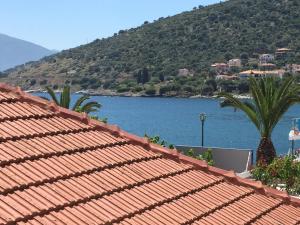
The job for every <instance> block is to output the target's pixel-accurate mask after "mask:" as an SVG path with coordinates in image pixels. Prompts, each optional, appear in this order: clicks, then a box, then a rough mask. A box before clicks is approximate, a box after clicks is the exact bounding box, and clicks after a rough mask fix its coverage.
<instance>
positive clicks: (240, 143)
mask: <svg viewBox="0 0 300 225" xmlns="http://www.w3.org/2000/svg"><path fill="white" fill-rule="evenodd" d="M39 95H45V94H39ZM79 97H80V96H79V95H75V94H74V95H73V96H72V100H73V101H75V100H76V99H77V98H79ZM91 100H93V101H97V102H99V103H101V104H102V108H101V110H100V111H99V113H98V116H99V117H101V118H107V119H108V123H110V124H116V125H118V126H120V127H121V129H124V130H126V131H128V132H131V133H134V134H137V135H140V136H144V135H145V134H148V135H151V136H154V135H159V136H160V137H161V138H162V139H164V140H166V141H167V142H168V143H170V144H175V145H200V143H201V123H200V119H199V114H200V113H205V114H206V116H207V118H206V121H205V125H204V145H205V146H209V147H225V148H245V149H253V150H256V148H257V146H258V144H259V134H258V132H257V130H256V128H255V127H254V125H252V124H251V122H250V121H249V119H248V118H247V117H246V116H245V115H244V114H243V113H242V112H240V111H234V110H233V109H232V108H220V105H219V100H216V99H187V98H145V97H105V96H92V97H91ZM295 117H300V106H294V107H292V108H291V109H290V110H289V111H288V112H287V113H286V114H285V116H284V117H283V118H282V120H281V121H280V122H279V124H278V125H277V127H276V128H275V130H274V132H273V136H272V139H273V142H274V145H275V148H276V150H277V153H278V154H285V153H287V151H288V149H289V147H290V142H289V140H288V133H289V131H290V128H291V125H292V119H293V118H295ZM299 146H300V143H299ZM296 147H297V144H296Z"/></svg>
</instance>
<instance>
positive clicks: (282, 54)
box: [275, 48, 292, 59]
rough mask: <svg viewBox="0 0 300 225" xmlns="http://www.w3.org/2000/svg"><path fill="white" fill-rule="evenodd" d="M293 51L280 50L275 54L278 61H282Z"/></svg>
mask: <svg viewBox="0 0 300 225" xmlns="http://www.w3.org/2000/svg"><path fill="white" fill-rule="evenodd" d="M291 51H292V49H290V48H278V49H277V50H276V52H275V56H276V59H281V58H284V57H286V56H287V55H288V54H289V53H290V52H291Z"/></svg>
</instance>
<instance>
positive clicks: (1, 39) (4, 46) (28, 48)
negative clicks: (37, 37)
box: [0, 34, 54, 71]
mask: <svg viewBox="0 0 300 225" xmlns="http://www.w3.org/2000/svg"><path fill="white" fill-rule="evenodd" d="M53 53H54V52H53V51H50V50H48V49H46V48H44V47H42V46H39V45H36V44H33V43H31V42H28V41H23V40H20V39H17V38H14V37H10V36H7V35H5V34H0V71H3V70H6V69H9V68H11V67H14V66H17V65H20V64H23V63H26V62H29V61H35V60H39V59H41V58H42V57H44V56H47V55H50V54H53Z"/></svg>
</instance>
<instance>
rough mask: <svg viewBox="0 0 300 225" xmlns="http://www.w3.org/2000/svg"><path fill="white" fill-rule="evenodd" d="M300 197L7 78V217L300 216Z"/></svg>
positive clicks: (287, 219) (283, 219) (2, 115)
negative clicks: (12, 83) (71, 107)
mask: <svg viewBox="0 0 300 225" xmlns="http://www.w3.org/2000/svg"><path fill="white" fill-rule="evenodd" d="M299 223H300V200H299V199H296V198H294V197H291V196H289V195H288V194H287V193H286V192H282V191H278V190H275V189H272V188H269V187H266V186H264V185H262V184H261V183H260V182H257V181H252V180H248V179H243V178H239V177H237V176H236V175H235V174H234V173H233V172H232V171H225V170H222V169H219V168H216V167H212V166H208V165H207V163H206V162H204V161H201V160H196V159H193V158H190V157H187V156H185V155H182V154H181V153H179V152H177V151H176V150H170V149H166V148H163V147H161V146H158V145H155V144H152V143H149V141H148V139H145V138H140V137H137V136H135V135H133V134H129V133H127V132H125V131H123V130H121V129H120V128H119V127H117V126H113V125H108V124H104V123H102V122H99V121H96V120H91V119H90V118H89V117H88V116H87V115H85V114H80V113H76V112H72V111H69V110H67V109H64V108H61V107H58V106H57V105H55V104H54V103H49V102H48V101H46V100H43V99H41V98H38V97H35V96H32V95H30V94H27V93H24V92H23V91H21V90H20V88H14V87H11V86H8V85H6V84H0V224H7V225H8V224H18V225H25V224H28V225H29V224H30V225H34V224H39V225H41V224H60V225H62V224H68V225H72V224H89V225H90V224H106V225H108V224H119V225H121V224H122V225H129V224H148V225H149V224H285V225H288V224H299Z"/></svg>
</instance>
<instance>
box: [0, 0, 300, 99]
mask: <svg viewBox="0 0 300 225" xmlns="http://www.w3.org/2000/svg"><path fill="white" fill-rule="evenodd" d="M299 24H300V2H299V1H298V0H288V1H287V0H230V1H226V2H221V3H219V4H215V5H211V6H207V7H199V8H195V9H193V10H192V11H189V12H183V13H181V14H178V15H176V16H172V17H167V18H160V19H158V20H156V21H154V22H153V23H149V22H147V23H144V24H143V25H141V26H140V27H137V28H132V29H129V30H122V31H120V32H118V34H115V35H114V36H113V37H110V38H105V39H101V40H99V39H97V40H95V41H93V42H91V43H90V44H87V45H82V46H79V47H77V48H73V49H69V50H65V51H62V52H60V53H58V54H55V55H53V56H49V57H45V58H44V59H42V60H41V61H39V62H32V63H28V64H26V65H22V66H19V67H17V68H15V69H12V70H9V71H6V73H8V75H9V76H8V77H3V78H1V80H2V81H6V82H9V83H13V84H15V85H20V86H22V87H23V88H28V89H29V88H33V87H35V88H39V87H40V86H42V87H43V86H45V85H52V86H53V85H57V87H58V88H61V87H62V86H63V85H65V84H66V81H68V82H69V85H72V87H74V89H75V90H76V89H77V90H79V89H97V90H98V91H105V90H113V91H115V92H116V93H127V92H129V93H140V94H145V95H153V93H154V89H155V91H156V95H164V96H178V95H180V96H191V95H199V94H205V95H212V94H213V93H214V92H216V86H215V85H214V84H213V83H207V82H206V81H207V80H211V79H212V78H213V77H214V75H215V73H214V71H211V70H210V65H211V64H212V63H214V62H225V60H228V59H230V58H241V60H242V64H243V65H244V66H245V69H248V68H255V67H257V64H256V65H255V63H253V60H252V59H253V58H257V56H258V54H261V53H274V52H275V50H276V48H280V47H288V48H291V49H293V53H291V55H290V57H288V58H286V59H284V60H282V61H278V62H276V64H278V65H279V66H280V65H284V64H285V63H286V62H290V63H292V62H298V63H299V61H300V39H299V38H298V37H299V36H300V25H299ZM180 69H187V71H188V72H187V74H184V75H180V74H179V70H180ZM33 78H34V79H35V80H36V82H35V83H34V85H33V83H32V82H30V81H31V80H32V79H33ZM128 81H130V82H128ZM150 87H153V88H150ZM219 88H222V90H226V91H228V92H239V93H244V92H247V87H246V86H245V83H244V82H241V81H220V82H219V81H218V82H217V90H218V89H219Z"/></svg>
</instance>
